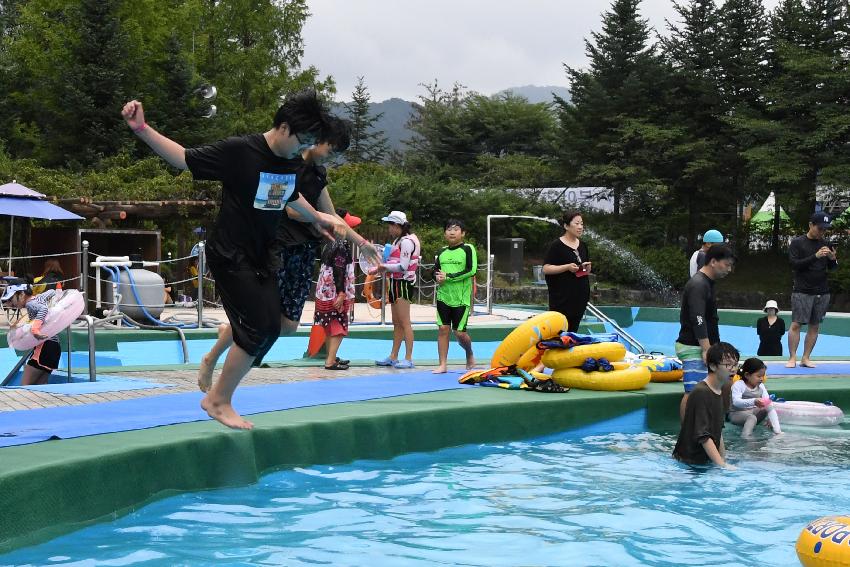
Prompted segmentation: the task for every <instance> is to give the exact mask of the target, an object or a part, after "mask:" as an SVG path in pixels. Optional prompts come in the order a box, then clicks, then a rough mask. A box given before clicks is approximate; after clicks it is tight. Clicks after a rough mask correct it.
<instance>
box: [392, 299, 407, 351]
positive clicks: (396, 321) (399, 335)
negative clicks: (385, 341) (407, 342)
mask: <svg viewBox="0 0 850 567" xmlns="http://www.w3.org/2000/svg"><path fill="white" fill-rule="evenodd" d="M398 303H399V300H396V301H395V303H391V304H390V312H391V313H392V315H393V349H392V350H391V351H390V360H398V351H399V349H401V341H402V340H404V328H403V327H402V324H401V318H402V316H401V315H400V314H399V305H398Z"/></svg>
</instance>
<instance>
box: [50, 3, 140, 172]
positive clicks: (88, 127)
mask: <svg viewBox="0 0 850 567" xmlns="http://www.w3.org/2000/svg"><path fill="white" fill-rule="evenodd" d="M121 4H122V1H121V0H80V7H79V16H78V20H77V29H78V30H79V41H78V43H76V45H74V46H73V47H72V49H71V56H72V63H71V65H69V66H68V67H66V68H65V69H63V70H62V71H60V74H61V75H62V76H63V78H64V83H65V85H66V86H65V89H64V97H63V98H64V101H65V104H66V106H65V112H63V113H62V114H60V115H59V116H57V123H58V125H59V126H60V128H61V130H60V131H55V132H53V134H54V136H53V138H52V139H51V140H50V142H51V143H57V144H61V145H58V146H56V148H55V150H56V153H57V155H58V154H60V153H62V152H64V154H65V156H66V159H65V161H66V162H71V163H73V162H77V163H79V164H81V165H91V164H93V163H95V162H96V161H97V160H99V159H100V158H102V157H104V156H109V155H113V154H115V153H117V151H118V150H119V149H120V148H121V147H122V146H123V145H124V143H125V142H126V140H127V138H126V130H127V128H126V127H125V126H124V125H123V124H121V122H120V121H118V120H116V119H115V112H116V110H115V109H120V108H121V106H122V105H123V103H124V102H126V100H127V94H128V89H127V88H126V86H125V77H126V76H127V61H128V49H127V36H126V34H125V32H124V30H123V29H122V28H121V21H120V19H119V16H118V12H119V10H120V8H121Z"/></svg>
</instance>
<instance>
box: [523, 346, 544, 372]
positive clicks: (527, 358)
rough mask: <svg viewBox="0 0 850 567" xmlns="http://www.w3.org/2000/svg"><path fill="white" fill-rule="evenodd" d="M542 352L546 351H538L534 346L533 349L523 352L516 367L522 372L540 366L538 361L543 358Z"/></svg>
mask: <svg viewBox="0 0 850 567" xmlns="http://www.w3.org/2000/svg"><path fill="white" fill-rule="evenodd" d="M544 352H546V351H545V350H540V349H538V348H537V345H536V344H535V345H534V346H533V347H531V348H530V349H528V350H527V351H525V352H524V353H523V355H522V356H521V357H519V360H518V361H517V363H516V367H517V368H522V369H523V370H531V369H532V368H534V367H535V366H537V365H538V364H540V360H541V359H542V358H543V353H544Z"/></svg>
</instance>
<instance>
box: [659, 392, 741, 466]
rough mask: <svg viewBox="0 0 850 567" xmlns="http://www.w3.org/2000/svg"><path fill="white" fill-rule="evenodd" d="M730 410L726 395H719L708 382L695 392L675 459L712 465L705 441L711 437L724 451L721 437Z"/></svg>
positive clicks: (687, 410)
mask: <svg viewBox="0 0 850 567" xmlns="http://www.w3.org/2000/svg"><path fill="white" fill-rule="evenodd" d="M727 409H728V407H726V405H725V402H724V399H723V393H722V391H721V393H720V394H715V393H714V392H713V391H712V390H711V388H709V387H708V384H706V383H705V382H704V381H703V382H700V383H699V384H697V385H696V386H694V389H693V390H691V395H690V396H689V397H688V402H687V405H686V406H685V419H684V420H683V421H682V428H681V429H680V430H679V439H678V440H677V441H676V447H675V448H674V449H673V457H675V458H676V459H678V460H680V461H682V462H683V463H689V464H692V465H703V464H706V463H709V462H711V459H709V458H708V454H707V453H706V452H705V449H703V448H702V442H703V441H705V439H707V438H709V437H711V439H712V440H713V441H714V445H715V446H716V447H717V449H718V450H720V436H721V434H722V433H723V423H724V422H725V421H726V410H727Z"/></svg>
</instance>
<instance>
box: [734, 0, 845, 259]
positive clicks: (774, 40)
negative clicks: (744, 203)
mask: <svg viewBox="0 0 850 567" xmlns="http://www.w3.org/2000/svg"><path fill="white" fill-rule="evenodd" d="M848 30H850V14H848V8H847V4H846V2H845V1H843V0H784V1H783V2H781V3H780V5H779V6H778V7H777V9H776V10H775V11H774V13H773V14H772V17H771V36H770V48H771V78H770V81H769V84H768V87H767V89H766V103H767V117H766V119H761V120H742V121H741V122H740V123H739V126H740V127H741V128H742V129H743V130H745V131H746V132H747V133H748V134H749V135H751V136H752V138H753V140H754V141H753V144H752V146H751V147H750V149H748V150H747V151H745V152H744V157H745V158H746V159H747V161H748V164H749V167H750V168H751V170H752V172H753V175H754V176H756V178H757V179H759V180H760V181H761V182H762V183H763V184H764V185H765V186H766V187H767V188H768V189H769V190H773V191H775V192H776V194H777V198H778V199H779V200H780V201H782V202H784V203H785V205H786V207H788V208H789V209H791V210H792V211H794V212H796V217H797V221H798V223H799V224H801V225H802V224H804V223H805V219H806V218H807V217H808V215H809V214H811V212H812V211H813V210H814V207H815V200H816V194H817V187H818V186H836V187H843V188H844V190H845V191H846V188H848V187H850V152H848V150H847V147H848V144H850V118H848V101H847V96H846V95H847V93H848V92H850V61H848V58H847V53H848V52H850V35H848ZM792 216H793V213H792ZM773 244H774V246H778V233H776V232H774V239H773Z"/></svg>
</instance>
